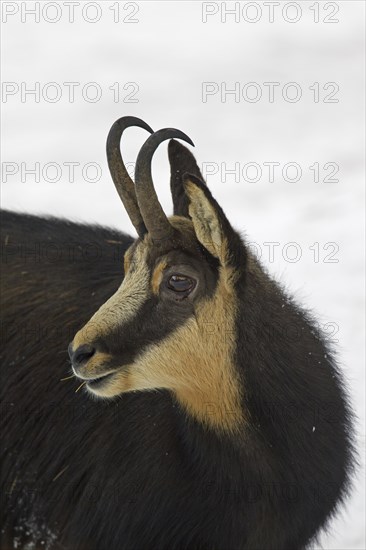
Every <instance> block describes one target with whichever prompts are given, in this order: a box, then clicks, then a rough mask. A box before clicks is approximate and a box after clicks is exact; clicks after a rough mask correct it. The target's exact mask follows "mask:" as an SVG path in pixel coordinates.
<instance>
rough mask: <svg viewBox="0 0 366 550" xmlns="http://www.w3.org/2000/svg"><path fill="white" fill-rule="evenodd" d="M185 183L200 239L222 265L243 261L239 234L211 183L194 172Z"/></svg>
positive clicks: (184, 180) (187, 176)
mask: <svg viewBox="0 0 366 550" xmlns="http://www.w3.org/2000/svg"><path fill="white" fill-rule="evenodd" d="M183 185H184V189H185V192H186V195H187V198H188V200H189V206H188V210H189V215H190V217H191V218H192V222H193V226H194V229H195V233H196V237H197V239H198V240H199V241H200V243H201V244H202V245H203V246H204V247H205V248H207V250H208V251H209V252H210V253H211V254H212V255H213V256H215V257H216V258H218V259H219V260H220V262H221V264H222V265H224V266H228V265H233V266H235V265H240V262H241V261H242V260H243V258H242V254H243V250H244V247H243V245H242V243H241V240H240V237H239V235H238V234H237V233H236V232H235V231H234V229H233V228H232V227H231V225H230V223H229V221H228V219H227V218H226V216H225V214H224V212H223V210H222V208H221V206H220V205H219V204H218V203H217V202H216V200H215V199H214V198H213V196H212V195H211V192H210V191H209V189H208V187H207V186H206V185H205V184H204V183H203V182H202V181H201V180H200V179H199V178H197V177H196V176H194V175H192V174H184V176H183Z"/></svg>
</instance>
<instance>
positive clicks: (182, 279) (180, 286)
mask: <svg viewBox="0 0 366 550" xmlns="http://www.w3.org/2000/svg"><path fill="white" fill-rule="evenodd" d="M167 286H168V288H170V290H174V292H181V293H184V294H189V293H190V292H191V291H192V290H193V289H194V287H195V286H196V281H195V280H194V279H191V278H190V277H186V276H185V275H172V276H171V277H169V279H168V281H167Z"/></svg>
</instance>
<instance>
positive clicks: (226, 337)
mask: <svg viewBox="0 0 366 550" xmlns="http://www.w3.org/2000/svg"><path fill="white" fill-rule="evenodd" d="M133 125H134V126H140V127H142V128H144V129H146V130H148V131H149V132H151V133H152V135H151V136H150V137H149V138H148V139H147V141H146V142H145V143H144V145H143V146H142V148H141V150H140V152H139V155H138V158H137V162H136V170H135V184H134V183H133V181H132V180H131V178H130V177H129V175H128V173H127V171H126V168H125V166H124V164H123V161H122V158H121V154H120V139H121V135H122V132H123V131H124V129H125V128H127V127H128V126H133ZM169 138H178V139H182V140H184V141H187V142H188V143H190V144H191V145H193V144H192V142H191V140H190V139H189V138H188V137H187V136H186V135H185V134H183V133H182V132H180V131H178V130H174V129H163V130H159V131H158V132H155V133H153V131H152V130H151V128H150V127H149V126H147V125H146V124H145V123H144V122H143V121H141V120H140V119H137V118H135V117H124V118H122V119H120V120H118V121H117V122H116V123H115V124H114V125H113V126H112V128H111V131H110V133H109V136H108V140H107V157H108V162H109V167H110V171H111V175H112V178H113V180H114V183H115V185H116V188H117V191H118V193H119V195H120V197H121V199H122V201H123V203H124V206H125V208H126V210H127V212H128V214H129V216H130V219H131V221H132V223H133V225H134V226H135V228H136V230H137V233H138V235H139V237H138V238H137V239H136V240H135V242H134V243H133V244H132V245H131V246H130V248H129V249H128V250H127V252H126V254H125V258H124V271H125V277H124V280H123V282H122V284H121V286H120V288H119V289H118V290H117V292H116V293H115V294H114V295H113V296H112V297H111V298H109V300H108V301H107V302H106V303H104V304H103V305H102V306H101V307H100V308H99V310H98V311H97V312H96V313H95V314H94V315H93V317H92V318H91V319H90V321H89V322H88V323H87V324H86V325H85V326H84V327H83V328H82V329H81V330H80V331H79V332H78V333H77V334H76V336H75V338H74V340H73V342H72V343H71V344H70V346H69V353H70V357H71V360H72V366H73V371H74V374H75V375H76V376H77V377H78V378H79V379H81V380H83V381H86V384H85V387H86V388H87V390H88V391H89V392H90V393H91V394H94V395H95V396H98V397H103V398H111V397H114V396H117V395H120V394H121V393H123V392H128V391H134V390H153V389H161V388H164V389H168V390H170V391H171V392H173V394H174V395H175V397H176V399H177V400H178V401H179V403H180V404H181V405H182V406H183V407H185V409H186V411H187V412H188V413H189V414H190V415H192V416H193V417H195V418H196V419H198V420H200V421H202V422H204V423H207V422H208V423H210V422H211V423H212V422H213V423H215V424H217V425H216V427H218V428H223V429H228V430H231V429H233V428H234V427H236V426H238V425H239V424H240V423H241V421H242V420H243V419H242V412H241V411H242V410H241V406H240V401H241V396H240V389H239V388H240V385H239V384H238V381H237V375H236V369H235V349H236V342H235V330H234V325H235V320H236V311H237V307H238V300H239V298H238V293H237V283H238V281H239V280H242V279H243V277H244V272H245V261H246V253H245V248H244V245H243V244H242V242H241V240H240V237H239V236H238V235H237V233H236V232H235V231H234V230H233V229H232V227H231V225H230V223H229V222H228V220H227V218H226V217H225V214H224V213H223V211H222V209H221V207H220V206H219V205H218V204H217V202H216V201H215V199H214V198H213V197H212V195H211V193H210V191H209V190H208V188H207V187H206V185H205V183H204V182H203V179H202V176H201V173H200V170H199V168H198V166H197V164H196V161H195V159H194V157H193V156H192V154H191V153H190V152H189V151H188V149H186V148H185V147H183V146H182V145H181V144H180V143H179V142H177V141H175V140H174V139H172V140H171V141H170V143H169V159H170V164H171V191H172V196H173V204H174V215H173V216H171V217H167V216H166V215H165V213H164V211H163V209H162V207H161V205H160V203H159V201H158V198H157V195H156V192H155V190H154V185H153V181H152V176H151V161H152V157H153V154H154V151H155V150H156V148H157V146H158V145H159V144H160V143H161V142H162V141H164V140H166V139H169ZM121 272H122V269H121ZM121 275H122V273H121ZM213 402H214V403H221V404H222V406H223V407H224V408H225V411H226V412H227V411H230V414H222V415H220V414H218V415H217V414H216V415H208V414H207V408H208V407H209V406H210V403H213Z"/></svg>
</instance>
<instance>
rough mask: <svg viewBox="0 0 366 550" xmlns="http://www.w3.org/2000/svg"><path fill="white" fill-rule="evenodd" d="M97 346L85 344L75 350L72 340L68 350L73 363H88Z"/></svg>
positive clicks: (78, 364)
mask: <svg viewBox="0 0 366 550" xmlns="http://www.w3.org/2000/svg"><path fill="white" fill-rule="evenodd" d="M95 351H96V350H95V348H94V347H93V346H90V345H89V344H84V345H83V346H79V347H78V348H77V349H76V350H75V351H73V348H72V342H71V344H70V345H69V348H68V352H69V356H70V359H71V363H72V364H73V365H77V366H80V365H82V364H83V363H86V361H88V360H89V359H90V358H91V357H93V355H94V353H95Z"/></svg>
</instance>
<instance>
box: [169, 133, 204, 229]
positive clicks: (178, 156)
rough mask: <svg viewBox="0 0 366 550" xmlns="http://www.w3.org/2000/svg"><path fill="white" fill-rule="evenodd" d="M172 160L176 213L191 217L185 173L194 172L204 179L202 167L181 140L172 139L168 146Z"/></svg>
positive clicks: (171, 175) (172, 188)
mask: <svg viewBox="0 0 366 550" xmlns="http://www.w3.org/2000/svg"><path fill="white" fill-rule="evenodd" d="M168 154H169V161H170V189H171V192H172V197H173V207H174V214H175V215H176V216H185V217H187V218H188V217H189V212H188V203H189V201H188V197H187V195H186V194H185V192H184V188H183V175H184V174H185V173H186V172H189V173H190V174H193V175H194V176H196V177H197V178H200V179H201V180H202V181H203V178H202V175H201V172H200V169H199V168H198V166H197V162H196V159H195V158H194V156H193V155H192V153H191V152H190V151H189V150H188V149H187V148H186V147H184V145H182V144H181V143H179V141H175V140H174V139H172V140H170V142H169V146H168Z"/></svg>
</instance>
